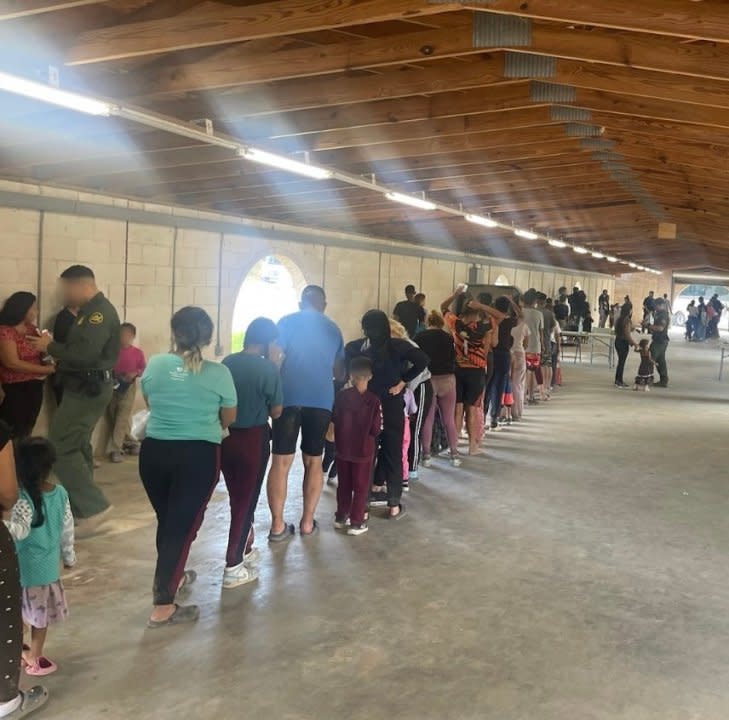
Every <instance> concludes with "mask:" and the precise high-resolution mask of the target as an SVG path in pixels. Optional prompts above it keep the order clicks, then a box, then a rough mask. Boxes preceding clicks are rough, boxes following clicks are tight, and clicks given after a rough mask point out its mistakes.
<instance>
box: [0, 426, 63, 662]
mask: <svg viewBox="0 0 729 720" xmlns="http://www.w3.org/2000/svg"><path fill="white" fill-rule="evenodd" d="M16 454H17V463H18V465H17V470H18V481H19V483H20V486H21V493H20V499H19V500H18V502H17V503H15V506H14V507H13V510H12V513H11V514H10V519H9V520H8V521H6V522H7V524H8V529H9V530H10V534H11V535H12V536H13V539H14V540H15V544H16V548H17V550H18V562H19V563H20V584H21V586H22V588H23V622H24V623H25V624H26V625H27V626H28V627H29V628H30V643H29V647H28V650H27V651H25V652H24V653H23V660H24V661H25V672H26V673H27V674H28V675H31V676H43V675H50V674H51V673H53V672H55V671H56V670H57V669H58V667H57V665H56V663H54V662H53V661H52V660H49V659H48V658H47V657H46V656H45V655H44V653H43V650H44V647H45V642H46V637H47V635H48V627H49V626H50V625H52V624H55V623H59V622H63V621H64V620H65V619H66V618H67V617H68V605H67V604H66V593H65V590H64V588H63V582H62V581H61V574H60V573H61V571H60V568H61V561H63V566H64V567H66V568H71V567H73V566H74V565H75V564H76V552H75V550H74V547H73V540H74V528H73V515H72V513H71V505H70V503H69V501H68V493H67V492H66V491H65V489H64V488H63V487H62V486H61V485H56V484H55V483H52V482H51V481H50V478H51V473H52V471H53V464H54V463H55V461H56V453H55V450H54V449H53V445H51V444H50V443H49V442H48V440H46V439H45V438H40V437H36V438H28V439H26V440H23V441H22V442H21V443H20V444H19V445H18V448H17V451H16Z"/></svg>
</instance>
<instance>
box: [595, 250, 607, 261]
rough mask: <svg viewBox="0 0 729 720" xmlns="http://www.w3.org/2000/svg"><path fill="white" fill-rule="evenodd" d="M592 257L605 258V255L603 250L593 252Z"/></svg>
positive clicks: (596, 258)
mask: <svg viewBox="0 0 729 720" xmlns="http://www.w3.org/2000/svg"><path fill="white" fill-rule="evenodd" d="M592 257H594V258H595V260H604V259H605V256H604V255H603V254H602V253H601V252H593V253H592Z"/></svg>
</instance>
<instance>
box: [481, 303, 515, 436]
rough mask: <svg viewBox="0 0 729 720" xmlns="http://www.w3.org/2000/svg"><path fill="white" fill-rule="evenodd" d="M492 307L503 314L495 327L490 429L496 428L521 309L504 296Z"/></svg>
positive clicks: (489, 404)
mask: <svg viewBox="0 0 729 720" xmlns="http://www.w3.org/2000/svg"><path fill="white" fill-rule="evenodd" d="M494 307H495V308H496V309H497V310H498V311H499V312H501V313H503V314H504V315H505V317H504V319H503V320H502V321H501V322H499V324H498V326H497V328H496V333H497V338H498V340H497V343H496V345H495V347H494V351H493V362H494V376H493V379H492V381H491V387H490V389H489V394H490V398H489V402H488V406H489V413H490V420H491V429H492V430H498V429H499V419H500V417H501V406H502V404H503V401H504V393H505V392H506V385H507V383H508V380H509V377H510V375H511V349H512V347H513V345H514V337H513V335H512V334H511V333H512V330H513V329H514V328H515V327H516V325H517V322H518V320H517V319H518V318H519V317H521V309H520V308H519V307H518V306H517V305H515V304H514V303H513V302H512V301H511V299H510V298H508V297H506V296H503V297H499V298H496V301H495V302H494ZM512 394H513V391H512ZM512 405H513V402H512Z"/></svg>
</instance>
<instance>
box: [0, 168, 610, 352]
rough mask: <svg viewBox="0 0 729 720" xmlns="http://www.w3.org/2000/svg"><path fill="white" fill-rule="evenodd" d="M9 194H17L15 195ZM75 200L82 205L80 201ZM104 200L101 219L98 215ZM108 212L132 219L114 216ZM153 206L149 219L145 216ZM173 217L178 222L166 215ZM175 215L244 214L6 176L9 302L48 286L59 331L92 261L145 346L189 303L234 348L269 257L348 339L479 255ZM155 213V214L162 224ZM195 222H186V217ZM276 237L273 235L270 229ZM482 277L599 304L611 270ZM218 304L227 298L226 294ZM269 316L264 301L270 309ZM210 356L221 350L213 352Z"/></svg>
mask: <svg viewBox="0 0 729 720" xmlns="http://www.w3.org/2000/svg"><path fill="white" fill-rule="evenodd" d="M3 192H4V193H11V192H12V193H14V194H19V193H23V194H27V195H28V196H35V197H37V196H38V195H41V196H46V197H53V198H54V199H58V200H59V201H60V200H63V201H73V203H82V204H84V208H85V210H84V212H85V214H83V215H82V214H73V210H72V209H69V210H68V211H66V210H64V211H63V212H58V211H52V210H48V209H44V210H42V211H41V210H36V209H22V208H19V207H17V206H16V207H11V206H8V207H3V206H2V205H3V204H4V203H3V202H2V197H3ZM5 197H6V200H5V202H7V194H6V195H5ZM73 203H72V204H71V205H70V206H69V207H70V208H72V207H74V206H75V205H74V204H73ZM89 207H92V209H93V208H94V207H98V214H99V216H98V217H93V216H88V215H89V214H90V211H89ZM108 208H114V209H115V212H116V213H117V214H120V215H123V213H124V212H125V211H129V212H130V215H131V214H132V211H133V220H131V221H130V220H129V219H126V220H125V219H109V218H108V217H105V215H108V214H109V213H108V212H105V211H106V210H107V209H108ZM145 213H149V217H150V222H148V223H147V222H145V221H144V218H145ZM162 215H166V216H167V217H168V218H169V223H170V226H164V225H161V224H159V223H160V216H162ZM176 217H181V218H182V217H184V218H185V219H186V220H187V221H188V222H187V224H188V225H189V224H190V221H191V219H192V220H193V221H194V220H195V219H199V220H201V221H202V220H206V221H208V222H209V221H211V220H214V219H216V218H217V219H218V220H220V221H221V222H222V221H225V222H226V223H227V225H225V229H226V230H229V229H230V223H231V222H242V221H241V220H240V219H237V218H230V217H225V216H215V215H211V214H207V213H197V212H195V211H190V210H185V209H180V208H171V207H164V206H157V205H149V204H143V203H138V202H134V201H131V200H125V199H120V198H110V197H106V196H97V195H89V194H85V193H79V192H76V191H71V190H61V189H56V188H43V187H39V186H30V185H23V184H18V183H11V182H6V181H0V228H1V232H2V235H0V299H4V298H5V297H7V295H9V294H10V293H11V292H13V291H15V290H31V291H33V292H36V293H38V294H39V297H40V306H41V318H42V323H43V324H44V326H46V327H49V326H50V324H51V322H52V318H53V317H54V315H55V313H56V312H57V311H58V309H59V307H60V303H59V301H58V297H57V278H58V275H59V274H60V272H61V271H62V270H63V269H64V268H65V267H67V266H68V265H69V264H72V263H83V264H87V265H89V266H91V267H92V268H93V269H94V271H95V273H96V275H97V278H98V283H99V286H100V288H101V289H102V290H103V292H104V293H106V294H107V295H108V297H109V298H110V299H111V301H112V302H113V303H114V304H115V305H116V307H117V309H118V310H119V314H120V316H121V317H122V318H123V319H126V320H129V321H131V322H133V323H134V324H135V325H137V327H138V330H139V335H138V338H139V344H140V346H141V347H143V348H144V350H145V351H146V352H147V354H153V353H157V352H164V351H166V350H167V349H168V347H169V337H170V333H169V320H170V316H171V314H172V312H173V311H174V310H175V309H177V308H179V307H182V306H183V305H187V304H195V305H200V306H202V307H204V308H205V309H206V310H207V311H208V312H209V313H210V315H211V316H212V317H213V319H214V320H215V321H216V323H217V324H218V325H219V333H220V342H221V345H222V348H223V351H224V352H226V353H227V352H229V351H230V349H231V348H230V338H231V334H232V317H233V309H234V305H235V301H236V297H237V293H238V290H239V288H240V285H241V283H242V282H243V280H244V278H245V277H246V274H247V273H248V271H249V270H250V269H251V268H252V267H253V266H254V265H255V264H256V262H258V261H259V260H260V259H261V258H263V257H265V256H266V255H277V256H280V257H283V258H285V259H287V260H288V261H289V262H290V263H293V264H294V265H295V266H296V267H297V268H298V269H299V270H300V271H301V278H302V279H303V281H304V282H306V283H316V284H323V285H324V286H325V288H326V290H327V294H328V297H329V311H328V312H329V314H330V315H331V317H332V318H333V319H334V320H335V321H336V322H338V323H339V325H340V326H341V328H342V331H343V333H344V336H345V338H346V339H351V338H354V337H356V336H357V335H358V333H359V320H360V318H361V316H362V314H363V313H364V312H365V311H366V310H368V309H369V308H372V307H381V308H383V309H385V310H390V309H391V308H392V307H393V305H394V304H395V303H396V302H397V301H398V300H400V299H401V297H402V292H403V288H404V286H405V285H406V284H407V283H413V284H414V285H416V286H418V287H419V288H421V289H422V291H423V292H425V293H426V295H427V297H428V306H429V307H437V306H438V305H439V304H440V302H441V301H442V299H443V298H445V297H447V296H448V295H449V294H450V292H451V290H452V288H453V286H454V283H457V282H462V281H467V280H468V275H469V268H470V267H471V266H472V264H473V261H472V260H471V259H470V258H467V257H465V256H463V255H461V254H458V253H447V252H442V253H441V252H436V253H431V252H424V253H423V255H424V256H422V257H420V256H416V255H410V254H407V253H412V248H406V247H405V246H402V245H399V244H397V243H393V242H388V241H383V240H372V241H368V240H367V239H366V238H359V239H357V240H356V243H354V244H356V245H357V246H356V247H353V242H354V241H353V240H352V239H351V238H347V241H346V242H345V239H344V238H339V237H338V236H336V235H334V234H332V233H321V234H316V235H313V234H310V235H309V236H308V237H309V238H310V239H307V236H306V235H305V234H304V235H302V240H303V241H288V240H281V239H271V237H270V234H268V233H267V232H266V230H265V228H261V229H260V230H259V231H256V233H255V237H251V236H250V231H249V233H248V235H244V234H242V233H241V234H238V233H235V232H227V231H226V232H212V231H208V230H198V229H190V228H189V227H175V224H176V220H175V218H176ZM152 218H153V220H152ZM181 224H185V223H181ZM271 234H273V233H271ZM477 263H478V265H479V267H480V274H481V278H482V281H483V282H494V281H496V279H497V278H499V277H500V276H504V277H505V278H506V279H507V280H508V281H509V283H511V284H514V285H517V286H518V287H521V288H523V289H526V288H528V287H531V286H533V287H537V288H541V289H543V290H544V291H545V292H547V293H550V294H551V293H553V292H555V291H556V290H557V288H558V287H559V286H560V285H565V286H567V287H569V288H571V287H573V285H575V284H576V283H580V285H581V286H582V288H583V289H584V290H585V292H586V293H587V295H588V297H589V298H590V300H591V302H595V300H596V298H597V296H598V294H599V293H600V291H601V290H602V288H603V287H607V288H608V289H609V290H610V292H611V293H613V290H614V283H613V278H612V277H610V276H605V275H597V274H579V273H574V272H570V271H566V270H561V269H556V268H550V267H543V266H537V265H528V264H523V263H519V264H511V263H507V262H505V261H495V262H494V263H493V264H492V263H488V262H485V261H483V260H482V259H478V260H477ZM218 300H220V303H219V302H218ZM261 311H262V313H264V312H265V308H262V309H261ZM211 356H212V349H211Z"/></svg>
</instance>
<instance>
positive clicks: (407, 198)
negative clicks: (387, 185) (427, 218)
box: [385, 192, 436, 210]
mask: <svg viewBox="0 0 729 720" xmlns="http://www.w3.org/2000/svg"><path fill="white" fill-rule="evenodd" d="M385 197H386V198H387V199H388V200H392V201H393V202H399V203H402V204H403V205H410V206H411V207H415V208H419V209H420V210H435V207H436V206H435V203H434V202H430V200H426V199H425V198H419V197H416V196H415V195H404V194H403V193H398V192H389V193H387V195H386V196H385Z"/></svg>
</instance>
